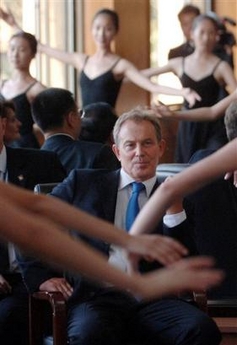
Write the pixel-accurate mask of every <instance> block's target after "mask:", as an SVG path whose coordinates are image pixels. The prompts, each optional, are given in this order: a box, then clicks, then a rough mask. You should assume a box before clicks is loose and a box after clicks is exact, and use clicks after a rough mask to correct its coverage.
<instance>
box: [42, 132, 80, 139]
mask: <svg viewBox="0 0 237 345" xmlns="http://www.w3.org/2000/svg"><path fill="white" fill-rule="evenodd" d="M59 135H60V136H61V135H64V136H65V137H69V138H71V139H73V140H75V139H74V138H73V137H72V136H71V135H70V134H67V133H55V134H52V135H49V136H48V137H47V139H49V138H53V137H57V136H59ZM47 139H46V140H47Z"/></svg>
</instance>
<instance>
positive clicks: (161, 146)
mask: <svg viewBox="0 0 237 345" xmlns="http://www.w3.org/2000/svg"><path fill="white" fill-rule="evenodd" d="M159 149H160V157H159V158H161V157H162V156H163V154H164V152H165V150H166V141H165V140H164V139H161V140H160V142H159Z"/></svg>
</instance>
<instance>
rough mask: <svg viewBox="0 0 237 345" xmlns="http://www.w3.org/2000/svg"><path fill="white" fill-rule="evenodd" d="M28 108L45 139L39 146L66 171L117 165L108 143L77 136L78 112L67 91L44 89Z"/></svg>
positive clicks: (105, 167) (78, 125)
mask: <svg viewBox="0 0 237 345" xmlns="http://www.w3.org/2000/svg"><path fill="white" fill-rule="evenodd" d="M32 111H33V117H34V120H35V122H36V123H37V125H38V126H39V127H40V129H41V130H42V132H43V133H44V136H45V139H46V140H45V143H44V144H43V146H42V147H41V149H44V150H49V151H54V152H56V153H57V154H58V156H59V159H60V161H61V163H62V165H63V166H64V167H65V169H66V171H67V173H69V172H70V171H71V170H72V169H74V168H77V169H79V168H94V169H98V168H100V169H111V170H114V169H117V168H118V167H119V162H118V160H117V159H116V157H115V155H114V154H113V152H112V150H111V148H110V147H109V146H107V145H103V144H100V143H92V142H85V141H82V140H79V139H78V138H79V134H80V130H81V118H80V114H81V112H80V111H78V107H77V105H76V102H75V100H74V98H73V95H72V94H71V92H70V91H68V90H65V89H60V88H49V89H46V90H45V91H43V92H41V93H40V94H39V95H38V96H37V97H36V98H35V100H34V102H33V104H32Z"/></svg>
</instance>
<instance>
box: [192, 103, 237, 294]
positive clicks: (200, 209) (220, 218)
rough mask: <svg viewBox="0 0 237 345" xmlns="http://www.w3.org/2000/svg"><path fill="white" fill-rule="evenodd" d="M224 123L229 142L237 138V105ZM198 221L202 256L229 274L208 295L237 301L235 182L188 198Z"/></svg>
mask: <svg viewBox="0 0 237 345" xmlns="http://www.w3.org/2000/svg"><path fill="white" fill-rule="evenodd" d="M224 123H225V128H226V133H227V137H228V140H229V141H231V140H233V139H235V138H236V137H237V101H233V102H232V103H231V104H230V105H229V107H228V108H227V110H226V113H225V117H224ZM214 152H215V150H199V151H197V152H196V153H195V154H194V155H193V157H192V158H191V160H190V163H195V162H198V161H199V160H201V159H204V158H205V157H207V156H209V155H210V154H212V153H214ZM188 199H189V200H190V201H191V205H192V207H193V212H194V217H195V228H196V229H195V230H196V237H197V245H198V249H199V252H200V254H203V255H211V256H213V257H214V258H215V259H216V262H217V265H218V267H220V268H222V269H223V270H225V272H226V278H225V280H224V281H223V283H222V284H221V285H220V286H219V287H218V288H216V289H213V290H211V291H210V292H209V293H208V295H209V297H210V298H212V299H219V298H236V297H237V268H236V262H237V235H236V223H237V189H236V188H235V186H234V185H233V180H232V179H228V180H226V179H223V177H221V178H219V179H217V180H216V181H214V182H212V183H210V184H209V185H207V186H205V187H204V188H202V189H200V190H198V191H197V192H196V193H194V194H192V195H190V196H189V198H188Z"/></svg>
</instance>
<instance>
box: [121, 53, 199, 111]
mask: <svg viewBox="0 0 237 345" xmlns="http://www.w3.org/2000/svg"><path fill="white" fill-rule="evenodd" d="M120 66H121V69H122V71H123V74H124V76H125V77H126V78H127V79H129V80H130V81H131V82H133V83H134V84H136V85H137V86H139V87H141V88H143V89H145V90H147V91H149V92H152V93H158V94H166V95H175V96H182V97H184V98H185V99H186V100H187V101H188V102H189V104H190V106H192V105H194V104H195V101H196V100H200V97H199V95H198V94H197V93H196V92H195V91H193V90H191V89H190V88H181V89H175V88H172V87H168V86H163V85H158V84H155V83H153V82H152V81H150V80H149V79H148V78H147V77H145V76H144V75H143V74H142V73H141V72H140V71H139V70H138V69H137V68H136V67H135V66H134V65H133V64H132V63H130V62H129V61H127V60H125V59H122V61H121V63H120Z"/></svg>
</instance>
